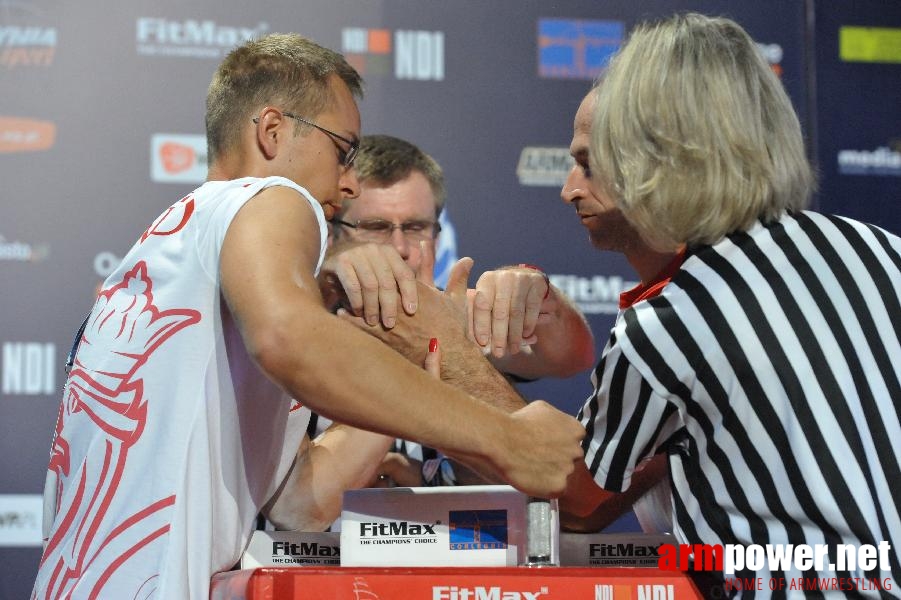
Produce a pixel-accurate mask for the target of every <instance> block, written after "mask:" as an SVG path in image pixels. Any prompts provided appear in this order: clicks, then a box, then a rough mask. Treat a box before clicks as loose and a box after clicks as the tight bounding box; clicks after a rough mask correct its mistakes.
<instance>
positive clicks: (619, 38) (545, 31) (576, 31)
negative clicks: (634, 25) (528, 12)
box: [538, 19, 625, 80]
mask: <svg viewBox="0 0 901 600" xmlns="http://www.w3.org/2000/svg"><path fill="white" fill-rule="evenodd" d="M624 34H625V25H624V24H623V23H622V22H620V21H597V20H588V19H539V20H538V74H539V75H540V76H541V77H548V78H552V79H588V80H592V79H595V78H597V76H598V75H600V74H601V71H603V70H604V67H606V66H607V62H608V61H609V60H610V57H611V56H613V55H614V54H615V53H616V51H617V50H619V47H620V46H621V45H622V43H623V36H624Z"/></svg>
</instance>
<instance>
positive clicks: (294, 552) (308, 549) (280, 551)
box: [272, 542, 341, 557]
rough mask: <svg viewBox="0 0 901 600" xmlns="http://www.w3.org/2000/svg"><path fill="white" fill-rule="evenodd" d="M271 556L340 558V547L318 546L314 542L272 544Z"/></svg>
mask: <svg viewBox="0 0 901 600" xmlns="http://www.w3.org/2000/svg"><path fill="white" fill-rule="evenodd" d="M272 555H273V556H329V557H338V556H341V547H340V546H331V545H327V544H319V543H316V542H310V543H307V542H301V543H299V544H294V543H292V542H272Z"/></svg>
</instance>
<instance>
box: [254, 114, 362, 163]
mask: <svg viewBox="0 0 901 600" xmlns="http://www.w3.org/2000/svg"><path fill="white" fill-rule="evenodd" d="M282 114H283V115H285V116H286V117H291V118H292V119H296V120H298V121H300V122H301V123H306V124H307V125H309V126H310V127H315V128H316V129H318V130H319V131H321V132H322V133H324V134H325V135H327V136H329V139H331V140H332V143H333V144H335V147H336V148H337V149H338V160H339V161H340V162H341V164H342V165H344V167H350V166H352V165H353V164H354V160H356V158H357V152H359V150H360V140H349V139H347V138H346V137H344V136H343V135H339V134H337V133H335V132H334V131H332V130H330V129H326V128H325V127H322V126H321V125H317V124H316V123H313V122H312V121H308V120H306V119H304V118H303V117H298V116H297V115H295V114H294V113H289V112H282ZM253 122H254V123H259V122H260V118H259V117H254V118H253ZM336 139H337V140H341V141H342V142H344V143H345V144H347V145H348V146H350V148H348V149H347V150H345V149H344V148H343V147H342V146H341V144H339V143H338V142H337V141H335V140H336Z"/></svg>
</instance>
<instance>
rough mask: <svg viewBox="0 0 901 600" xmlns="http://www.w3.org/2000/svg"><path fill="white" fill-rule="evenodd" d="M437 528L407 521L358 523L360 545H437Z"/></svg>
mask: <svg viewBox="0 0 901 600" xmlns="http://www.w3.org/2000/svg"><path fill="white" fill-rule="evenodd" d="M437 526H438V523H434V524H432V525H427V524H425V523H410V522H408V521H388V522H381V523H379V522H368V523H360V544H363V545H368V544H437V543H438V534H437V533H435V527H437Z"/></svg>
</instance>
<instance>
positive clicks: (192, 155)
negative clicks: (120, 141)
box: [150, 133, 207, 183]
mask: <svg viewBox="0 0 901 600" xmlns="http://www.w3.org/2000/svg"><path fill="white" fill-rule="evenodd" d="M206 174H207V149H206V136H204V135H180V134H175V133H156V134H154V135H153V136H152V137H151V138H150V179H151V180H152V181H156V182H159V183H203V182H204V181H205V180H206Z"/></svg>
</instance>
